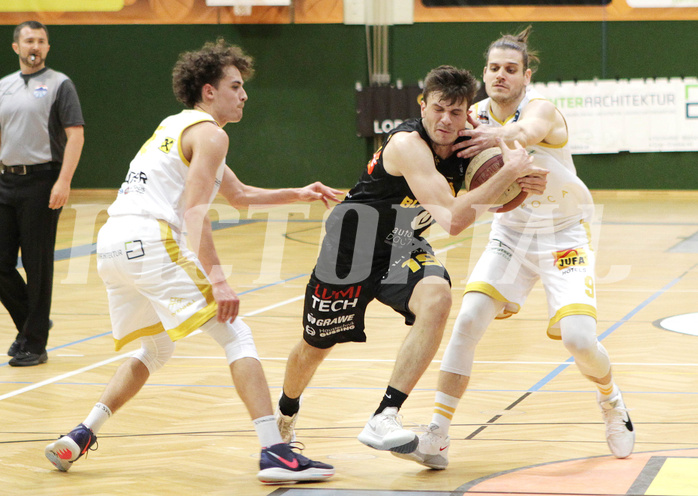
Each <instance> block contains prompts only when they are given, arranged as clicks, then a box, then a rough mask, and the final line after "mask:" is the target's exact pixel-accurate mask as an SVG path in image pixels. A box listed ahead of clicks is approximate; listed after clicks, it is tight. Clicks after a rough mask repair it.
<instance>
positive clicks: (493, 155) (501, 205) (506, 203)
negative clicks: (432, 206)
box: [465, 147, 528, 212]
mask: <svg viewBox="0 0 698 496" xmlns="http://www.w3.org/2000/svg"><path fill="white" fill-rule="evenodd" d="M503 166H504V159H503V158H502V150H500V149H499V147H493V148H488V149H487V150H483V151H481V152H480V153H478V154H477V155H475V156H474V157H473V158H471V159H470V164H469V165H468V170H467V171H466V172H465V190H466V191H470V190H473V189H475V188H477V187H478V186H480V185H481V184H483V183H485V182H486V181H487V180H488V179H489V178H491V177H492V176H494V175H495V174H496V173H497V172H499V169H501V168H502V167H503ZM527 196H528V193H526V192H524V191H521V186H519V184H518V183H517V182H516V181H514V182H513V183H511V185H510V186H509V187H508V188H507V189H506V190H505V191H504V193H502V194H501V196H500V197H499V198H497V201H496V202H495V204H494V206H492V208H490V209H489V210H490V212H508V211H510V210H514V209H515V208H516V207H518V206H519V205H521V204H522V203H523V201H524V200H525V199H526V197H527Z"/></svg>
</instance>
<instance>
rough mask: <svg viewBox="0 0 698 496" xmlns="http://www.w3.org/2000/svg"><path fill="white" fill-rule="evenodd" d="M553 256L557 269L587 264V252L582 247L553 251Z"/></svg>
mask: <svg viewBox="0 0 698 496" xmlns="http://www.w3.org/2000/svg"><path fill="white" fill-rule="evenodd" d="M553 257H554V258H555V266H556V267H557V268H558V269H559V270H563V269H566V268H568V267H584V266H586V265H587V254H586V252H585V251H584V250H583V249H582V248H575V249H571V250H562V251H554V252H553Z"/></svg>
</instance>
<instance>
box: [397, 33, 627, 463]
mask: <svg viewBox="0 0 698 496" xmlns="http://www.w3.org/2000/svg"><path fill="white" fill-rule="evenodd" d="M530 32H531V27H530V26H529V27H528V28H526V29H525V30H524V31H522V32H521V33H519V34H518V35H505V36H503V37H502V38H500V39H498V40H496V41H495V42H493V43H492V44H491V45H490V47H489V49H488V51H487V65H486V66H485V70H484V75H483V80H484V82H485V88H486V90H487V94H488V96H489V98H486V99H485V100H483V101H482V102H479V103H477V104H475V105H474V106H473V107H471V118H472V117H474V119H471V120H472V124H473V125H474V129H473V130H470V131H463V132H461V134H462V135H464V136H469V137H470V138H471V139H470V140H468V141H466V142H465V143H464V149H463V151H461V152H460V156H464V157H472V156H475V155H476V154H478V153H479V152H481V151H483V150H485V149H487V148H491V147H493V146H497V141H496V140H497V138H501V139H503V140H504V141H505V142H507V143H512V142H513V141H514V140H517V141H518V142H520V143H521V144H522V145H523V146H525V148H526V150H527V151H528V152H529V154H530V155H531V156H532V157H533V161H534V165H536V166H538V167H540V168H543V169H547V170H549V171H550V173H549V174H548V183H547V186H546V190H545V193H544V194H543V195H530V196H529V197H528V199H527V200H526V202H525V203H524V204H522V205H521V206H520V207H518V208H516V209H514V210H512V211H510V212H506V213H500V214H496V215H495V219H494V221H493V223H492V230H491V233H490V241H489V244H488V246H487V248H486V249H485V252H484V253H483V254H482V256H481V258H480V260H479V261H478V263H477V264H476V266H475V268H474V270H473V272H472V274H471V276H470V278H469V281H468V284H467V285H466V288H465V295H464V296H463V302H462V306H461V309H460V312H459V315H458V318H457V319H456V323H455V326H454V329H453V333H452V336H451V339H450V341H449V343H448V346H447V348H446V351H445V353H444V357H443V360H442V363H441V372H440V374H439V381H438V390H437V394H436V400H435V407H434V413H433V416H432V421H431V423H430V424H429V426H428V427H427V431H426V433H424V434H422V435H421V436H420V438H419V445H418V448H417V450H416V451H414V452H413V453H410V454H397V453H394V454H395V455H396V456H399V457H401V458H407V459H410V460H414V461H416V462H418V463H420V464H422V465H425V466H427V467H430V468H434V469H445V468H446V466H447V465H448V447H449V442H450V439H449V436H448V431H449V427H450V424H451V420H452V418H453V414H454V412H455V410H456V407H457V405H458V402H459V400H460V398H461V397H462V396H463V394H464V393H465V390H466V388H467V386H468V381H469V379H470V375H471V371H472V364H473V360H474V353H475V347H476V345H477V343H478V341H479V340H480V338H481V337H482V335H483V334H484V332H485V330H486V329H487V327H488V325H489V324H490V322H491V321H492V320H493V319H495V318H506V317H510V316H511V315H513V314H515V313H517V312H518V311H519V309H520V308H521V306H522V305H523V303H524V301H525V300H526V297H527V296H528V294H529V292H530V291H531V288H532V287H533V285H534V284H535V282H536V281H537V280H538V279H540V280H541V281H542V283H543V287H544V289H545V293H546V296H547V300H548V311H549V317H550V320H549V323H548V328H547V333H548V336H549V337H550V338H552V339H561V340H562V343H563V345H564V346H565V347H566V348H567V350H568V351H569V352H570V353H571V354H572V356H573V357H574V360H575V363H576V365H577V367H578V368H579V370H580V371H581V373H582V374H583V375H584V376H585V377H587V378H588V379H589V380H590V381H592V382H593V383H594V384H595V385H596V387H597V399H598V403H599V406H600V409H601V412H602V415H603V419H604V421H605V424H606V441H607V443H608V446H609V448H610V450H611V452H612V453H613V454H614V455H615V456H616V457H618V458H625V457H627V456H629V455H630V454H631V453H632V450H633V445H634V442H635V432H634V430H633V425H632V422H631V421H630V417H629V416H628V411H627V409H626V408H625V404H624V403H623V397H622V396H621V392H620V390H619V389H618V387H617V386H616V384H615V383H614V381H613V375H612V373H611V362H610V360H609V356H608V353H607V352H606V350H605V348H604V347H603V346H602V345H601V343H599V341H598V339H597V337H596V288H595V279H594V263H595V259H594V253H593V251H592V249H591V246H590V240H589V232H588V229H587V222H589V221H590V220H591V215H592V213H593V201H592V198H591V195H590V193H589V190H588V189H587V187H586V186H585V185H584V183H583V182H582V181H581V180H580V179H579V178H578V177H577V175H576V171H575V167H574V164H573V162H572V156H571V153H570V151H569V149H568V147H567V140H568V133H567V125H566V123H565V120H564V118H563V116H562V114H561V113H560V111H559V110H558V109H557V108H556V107H555V106H554V105H553V104H552V103H551V102H550V101H548V100H545V99H543V98H542V96H541V95H539V94H537V93H536V92H535V91H534V90H533V89H530V88H528V84H529V83H530V82H531V75H532V69H531V67H529V64H530V63H532V62H537V60H538V59H537V57H536V55H535V53H532V52H529V50H528V47H527V40H528V36H529V34H530Z"/></svg>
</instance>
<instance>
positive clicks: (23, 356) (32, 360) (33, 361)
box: [10, 350, 48, 367]
mask: <svg viewBox="0 0 698 496" xmlns="http://www.w3.org/2000/svg"><path fill="white" fill-rule="evenodd" d="M47 360H48V353H46V350H44V351H43V352H41V354H37V353H32V352H31V351H25V350H20V351H18V352H17V353H16V354H15V356H14V357H12V360H10V365H11V366H12V367H31V366H32V365H39V364H40V363H46V361H47Z"/></svg>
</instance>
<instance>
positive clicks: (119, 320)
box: [97, 215, 217, 350]
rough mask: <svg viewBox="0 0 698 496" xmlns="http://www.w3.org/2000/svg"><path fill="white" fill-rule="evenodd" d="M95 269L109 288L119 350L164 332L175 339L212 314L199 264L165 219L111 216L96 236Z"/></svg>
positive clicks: (209, 292) (208, 287)
mask: <svg viewBox="0 0 698 496" xmlns="http://www.w3.org/2000/svg"><path fill="white" fill-rule="evenodd" d="M97 271H98V272H99V275H100V277H101V278H102V280H103V281H104V284H105V285H106V287H107V297H108V299H109V315H110V316H111V322H112V332H113V334H114V341H115V346H116V349H117V350H119V349H120V348H121V347H122V346H124V345H125V344H126V343H129V342H131V341H133V340H134V339H137V338H140V337H142V336H152V335H155V334H158V333H160V332H162V331H163V330H164V331H167V333H168V334H169V336H170V338H171V339H172V340H173V341H176V340H178V339H181V338H183V337H184V336H186V335H188V334H190V333H192V332H193V331H195V330H197V329H198V328H199V327H201V326H202V325H203V324H204V323H206V322H207V321H208V320H210V319H211V318H213V317H215V315H216V311H217V305H216V302H215V300H214V298H213V293H212V289H211V284H210V283H209V281H208V279H207V278H206V276H205V275H204V272H203V270H202V268H201V265H200V263H199V261H198V260H197V258H196V256H195V255H194V253H193V252H191V251H190V250H188V249H187V248H186V245H185V243H184V240H183V239H182V236H181V235H178V234H176V233H175V232H174V231H173V230H172V229H171V227H170V226H169V224H167V223H166V222H164V221H159V220H157V219H154V218H150V217H143V216H138V215H124V216H115V217H110V218H109V220H108V221H107V223H106V224H105V225H104V226H103V227H102V229H100V231H99V235H98V237H97Z"/></svg>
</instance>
